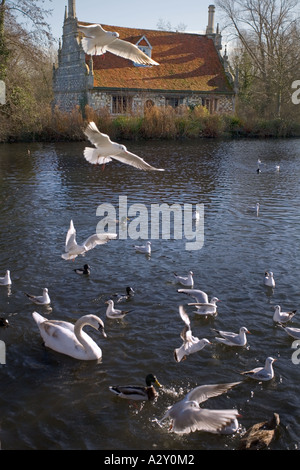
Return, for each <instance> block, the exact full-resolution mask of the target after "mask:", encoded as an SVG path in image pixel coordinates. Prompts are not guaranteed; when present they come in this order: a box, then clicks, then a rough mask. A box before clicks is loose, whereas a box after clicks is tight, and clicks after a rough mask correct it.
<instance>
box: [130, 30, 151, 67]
mask: <svg viewBox="0 0 300 470" xmlns="http://www.w3.org/2000/svg"><path fill="white" fill-rule="evenodd" d="M136 46H137V47H138V48H139V49H140V50H141V51H142V52H144V54H146V55H147V56H148V57H151V56H152V46H151V44H150V42H149V41H148V39H147V38H146V36H142V37H141V38H140V39H139V40H138V42H137V43H136ZM134 65H135V67H149V65H146V64H138V63H136V62H134Z"/></svg>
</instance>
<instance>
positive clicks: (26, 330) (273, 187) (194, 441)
mask: <svg viewBox="0 0 300 470" xmlns="http://www.w3.org/2000/svg"><path fill="white" fill-rule="evenodd" d="M127 146H128V148H129V149H130V150H131V151H133V152H134V153H137V154H138V155H140V156H142V157H143V158H144V159H145V160H146V161H148V162H149V163H150V164H152V165H154V166H157V167H164V168H166V171H165V172H163V173H160V172H157V173H155V172H154V173H146V172H142V171H139V170H136V169H134V168H131V167H128V166H126V165H121V164H118V163H110V164H108V165H106V167H105V170H104V171H102V168H101V167H95V166H93V165H90V164H88V163H87V162H86V161H85V160H84V158H83V156H82V151H83V148H84V144H83V143H76V144H74V143H72V144H66V143H63V144H55V145H52V144H49V145H46V144H44V145H41V144H35V145H30V147H28V146H26V145H22V144H14V145H2V146H1V148H0V175H1V179H0V227H1V229H0V254H1V255H0V276H4V273H5V271H6V269H10V271H11V277H12V282H13V284H12V286H11V288H6V287H3V286H0V314H1V316H5V317H7V318H8V319H9V322H10V326H9V328H6V329H3V328H2V329H0V340H2V341H4V342H5V344H6V365H0V377H1V398H0V408H1V414H0V416H1V418H0V428H1V434H0V440H1V447H2V449H98V450H108V449H116V450H135V449H149V450H156V449H162V450H175V449H176V450H197V449H199V450H202V449H209V450H216V449H235V448H236V447H237V446H238V443H239V439H240V434H236V435H234V436H218V435H212V434H208V433H201V432H195V433H192V434H190V435H185V436H178V435H175V434H172V433H169V432H168V426H167V423H166V425H165V426H163V427H159V426H158V425H157V423H156V422H155V419H156V418H158V419H159V418H161V417H162V416H163V414H164V412H165V410H166V409H167V407H168V406H170V405H172V404H173V403H174V402H175V401H178V400H179V399H180V398H182V397H183V396H184V394H185V393H187V392H188V391H189V390H190V389H191V388H193V387H195V386H197V385H201V384H207V383H221V382H232V381H238V380H240V379H241V375H240V374H239V372H240V371H243V370H247V369H251V368H253V367H254V366H258V365H261V364H263V363H264V361H265V358H266V357H267V356H273V357H275V358H276V359H277V361H276V363H275V366H274V367H275V378H274V379H273V380H272V381H271V382H269V383H264V384H261V383H256V382H253V381H250V380H246V381H244V382H243V383H242V384H240V385H239V386H238V387H236V388H235V389H234V390H232V391H231V392H229V393H228V394H226V395H224V396H221V397H217V398H214V399H210V400H209V401H207V402H206V403H205V404H204V406H206V407H208V408H224V407H229V408H234V407H237V408H238V409H239V411H240V414H241V415H242V418H240V424H241V432H243V431H244V430H245V428H247V427H249V426H251V425H252V424H254V423H255V422H258V421H262V420H265V419H269V418H270V417H271V416H272V413H273V412H278V413H279V414H280V417H281V433H280V438H279V439H278V440H277V441H275V442H274V443H273V445H272V449H298V447H299V435H300V418H299V411H300V408H299V398H298V397H299V393H298V387H299V373H300V365H296V364H293V362H292V360H291V357H292V353H293V349H292V348H291V345H292V341H293V340H292V338H290V337H288V336H287V334H286V333H285V332H284V331H282V329H280V328H279V327H277V326H275V325H274V324H273V321H272V316H273V311H274V306H275V305H276V304H280V305H281V306H282V308H283V310H287V309H298V310H299V264H300V263H299V261H300V259H299V241H300V230H299V228H300V226H299V209H300V195H299V181H300V163H299V162H300V142H299V140H263V141H256V140H254V141H253V140H251V141H248V140H240V141H215V140H200V141H197V142H176V143H172V142H164V143H162V142H146V143H127ZM28 149H29V150H30V153H28ZM258 158H260V159H261V160H262V162H263V163H264V164H263V165H262V166H261V170H262V171H261V173H260V174H258V173H257V172H256V169H257V159H258ZM276 164H279V165H280V171H279V172H276V171H275V165H276ZM120 196H123V197H124V196H126V197H127V201H128V207H131V206H132V204H136V203H139V204H143V205H144V206H145V207H147V208H150V206H151V204H162V203H166V204H169V205H171V204H180V205H181V206H182V207H183V205H184V204H193V205H194V206H195V205H196V204H203V205H204V245H203V248H202V249H201V250H191V251H188V250H186V249H185V243H186V240H185V239H184V238H183V239H174V238H171V239H170V240H165V239H162V238H161V237H160V238H159V239H155V240H152V256H151V258H150V259H147V258H146V257H145V256H143V255H138V254H136V253H135V251H134V249H133V245H134V244H136V243H137V244H139V243H143V242H144V241H145V240H132V239H131V238H129V237H128V238H127V239H118V240H116V241H114V242H110V243H109V244H107V245H105V246H100V247H97V248H95V249H94V250H92V251H90V252H88V253H87V254H86V256H85V257H84V258H83V257H79V258H77V259H76V260H75V262H67V261H64V260H63V259H62V258H61V254H62V253H63V251H64V242H65V236H66V232H67V229H68V226H69V223H70V220H71V219H73V221H74V225H75V227H76V229H77V240H78V242H83V241H84V240H85V239H86V238H87V237H88V236H89V235H91V234H92V233H94V231H95V230H96V226H97V223H98V222H99V220H100V219H99V217H97V215H96V211H97V207H98V206H99V205H101V204H104V203H110V204H112V205H114V207H116V209H117V208H118V202H119V197H120ZM256 202H259V203H260V211H259V215H258V216H256V214H255V213H252V212H251V211H250V210H249V208H250V207H251V206H253V205H255V203H256ZM150 222H151V221H150V220H149V224H150ZM130 223H131V220H129V221H128V224H130ZM117 230H118V226H117ZM85 262H87V263H88V264H89V265H90V266H91V270H92V271H91V275H90V276H89V277H80V276H78V275H76V274H75V273H74V268H75V267H81V266H83V264H84V263H85ZM266 269H270V270H272V271H273V272H274V276H275V279H276V287H275V289H274V290H270V289H266V288H265V287H264V285H263V277H264V271H265V270H266ZM189 270H192V271H193V272H194V279H195V288H199V289H202V290H204V291H206V292H207V293H208V295H209V296H213V295H216V296H217V297H218V298H219V299H221V302H220V303H219V309H218V316H217V317H216V318H214V319H212V318H210V319H204V318H199V316H197V315H196V314H195V313H194V311H193V307H190V306H187V303H188V302H189V299H188V298H187V297H186V296H182V295H180V294H178V293H177V289H178V287H179V286H177V285H176V284H175V283H174V277H173V272H174V271H176V272H178V273H179V274H186V273H187V272H188V271H189ZM127 285H130V286H132V287H133V288H134V290H135V296H134V298H133V299H132V300H131V301H130V302H127V304H126V305H125V304H122V307H124V308H126V309H127V308H130V309H131V310H132V312H131V313H130V314H128V316H127V317H126V318H125V319H124V320H123V321H112V320H106V318H105V310H106V305H105V301H106V300H107V299H108V298H109V297H110V296H111V295H112V294H113V293H115V292H123V291H125V287H126V286H127ZM43 287H48V289H49V294H50V297H51V300H52V303H51V308H52V310H51V311H49V310H47V309H46V308H43V307H38V306H33V304H31V303H30V301H29V300H28V299H27V297H25V295H24V292H30V293H34V294H40V293H41V290H42V288H43ZM180 304H183V305H185V307H186V310H187V312H188V313H189V315H190V318H191V322H192V330H193V334H194V335H195V336H198V337H207V338H208V339H210V340H211V341H212V343H213V344H212V345H210V346H208V347H207V348H205V349H204V350H203V351H201V352H199V353H196V354H194V355H193V356H190V357H188V358H187V360H185V361H183V362H182V363H179V364H177V363H176V362H175V361H174V359H173V350H174V348H175V347H179V346H180V344H181V339H180V336H179V334H180V331H181V329H182V327H183V323H182V321H181V319H180V317H179V313H178V306H179V305H180ZM34 310H36V311H38V312H39V313H41V314H42V315H44V316H46V317H47V318H53V319H62V320H67V321H71V322H75V321H76V319H77V318H79V317H80V316H82V315H85V314H89V313H93V314H96V315H98V316H99V317H101V318H102V319H103V320H104V323H105V330H106V333H107V338H106V339H104V338H103V337H102V336H100V335H99V334H98V333H97V332H96V331H94V330H92V329H89V328H87V331H88V332H89V334H90V335H91V336H92V337H93V338H94V339H95V341H97V343H98V344H99V345H100V347H101V348H102V351H103V358H102V361H101V362H100V363H95V362H79V361H76V360H74V359H72V358H69V357H67V356H63V355H60V354H57V353H55V352H53V351H50V350H47V349H45V348H44V346H43V345H42V341H41V338H40V336H39V332H38V329H37V326H36V324H35V323H34V321H33V319H32V316H31V314H32V312H33V311H34ZM299 315H300V313H299ZM241 326H246V327H247V328H248V329H249V330H250V332H251V335H249V337H248V343H249V345H248V348H242V349H239V350H236V349H230V348H226V347H224V346H220V345H218V344H216V343H215V342H214V336H215V335H214V332H213V331H212V328H216V329H223V330H230V331H238V329H239V328H240V327H241ZM291 326H296V327H300V319H299V317H298V313H297V314H296V316H295V317H294V319H293V321H292V323H291ZM150 372H151V373H154V374H156V376H157V377H158V379H159V381H160V382H161V383H162V384H163V385H164V387H163V389H162V390H160V394H159V398H158V400H157V401H156V402H155V403H146V404H145V405H144V406H143V407H142V408H141V409H139V408H136V407H135V406H134V405H132V404H130V403H128V402H127V401H125V400H121V399H118V398H117V397H115V396H114V395H113V394H112V393H111V392H110V391H109V389H108V387H109V385H115V384H128V383H135V384H143V383H144V378H145V376H146V375H147V374H148V373H150Z"/></svg>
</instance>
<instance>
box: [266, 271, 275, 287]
mask: <svg viewBox="0 0 300 470" xmlns="http://www.w3.org/2000/svg"><path fill="white" fill-rule="evenodd" d="M264 284H265V286H268V287H275V279H274V274H273V273H272V271H265V277H264Z"/></svg>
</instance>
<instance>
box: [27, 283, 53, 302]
mask: <svg viewBox="0 0 300 470" xmlns="http://www.w3.org/2000/svg"><path fill="white" fill-rule="evenodd" d="M24 294H25V295H26V296H27V297H28V298H29V299H30V300H31V302H33V303H35V304H37V305H49V304H50V303H51V300H50V297H49V293H48V289H47V287H45V288H44V289H43V295H32V294H27V293H26V292H24Z"/></svg>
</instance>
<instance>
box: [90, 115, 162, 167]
mask: <svg viewBox="0 0 300 470" xmlns="http://www.w3.org/2000/svg"><path fill="white" fill-rule="evenodd" d="M84 133H85V135H86V136H87V138H88V139H89V141H90V142H91V143H92V144H94V145H95V146H96V148H92V147H86V148H85V149H84V152H83V155H84V158H85V159H86V160H87V161H88V162H89V163H92V164H94V165H96V164H102V165H105V164H106V163H109V162H111V161H112V159H115V160H117V161H119V162H121V163H126V164H127V165H130V166H134V167H135V168H138V169H139V170H145V171H164V170H163V169H162V168H155V167H154V166H151V165H149V163H147V162H145V160H143V159H142V158H141V157H138V156H137V155H135V154H134V153H131V152H128V150H127V148H126V147H125V145H120V144H118V143H116V142H112V141H111V140H110V138H109V136H108V135H107V134H102V132H100V131H99V129H98V128H97V126H96V124H95V123H94V122H90V123H89V124H88V125H87V127H86V129H85V131H84Z"/></svg>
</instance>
